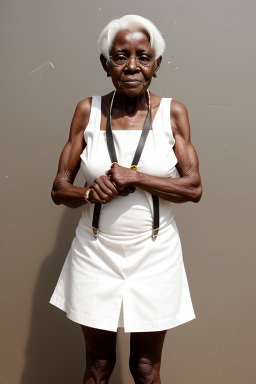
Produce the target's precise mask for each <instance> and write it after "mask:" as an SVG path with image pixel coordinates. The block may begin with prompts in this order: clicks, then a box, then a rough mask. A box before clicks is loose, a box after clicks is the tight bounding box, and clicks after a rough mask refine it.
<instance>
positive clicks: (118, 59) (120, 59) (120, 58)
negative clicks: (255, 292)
mask: <svg viewBox="0 0 256 384" xmlns="http://www.w3.org/2000/svg"><path fill="white" fill-rule="evenodd" d="M113 59H114V61H115V62H116V63H124V62H125V61H126V60H127V57H126V56H124V55H117V56H114V57H113Z"/></svg>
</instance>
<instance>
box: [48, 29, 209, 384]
mask: <svg viewBox="0 0 256 384" xmlns="http://www.w3.org/2000/svg"><path fill="white" fill-rule="evenodd" d="M120 54H125V55H126V56H129V57H130V56H139V55H148V56H154V51H153V49H152V47H151V45H150V43H149V39H148V36H147V34H145V33H143V32H130V31H120V32H119V33H118V34H117V35H116V37H115V40H114V44H113V46H112V49H111V52H110V55H111V56H114V55H120ZM101 63H102V66H103V69H104V70H105V71H106V72H107V73H108V74H110V76H111V78H112V82H113V85H114V87H115V88H116V96H115V101H114V105H113V109H112V119H111V120H112V129H113V130H115V129H121V130H125V129H126V130H129V129H132V130H141V129H142V127H143V124H144V121H145V119H146V116H147V113H148V98H147V96H146V91H147V89H148V87H149V85H150V83H151V80H152V77H153V76H155V74H156V72H157V71H158V69H159V66H160V64H161V57H160V58H158V59H157V60H156V61H154V62H153V64H152V65H150V66H148V67H141V66H139V65H137V64H136V61H135V58H134V57H132V58H130V60H129V62H128V64H127V65H125V66H123V67H122V66H121V67H116V66H113V65H112V64H111V62H108V61H107V60H106V58H105V57H104V56H101ZM112 95H113V93H110V94H108V95H106V96H103V97H102V117H101V127H100V129H101V130H105V128H106V120H107V114H108V111H109V107H110V103H111V99H112ZM150 96H151V112H152V121H153V120H154V117H155V115H156V112H157V110H158V107H159V104H160V101H161V98H160V97H158V96H156V95H154V94H152V93H151V94H150ZM91 102H92V99H91V98H88V99H85V100H82V101H81V102H79V103H78V105H77V107H76V110H75V113H74V117H73V119H72V123H71V128H70V135H69V139H68V142H67V144H66V145H65V147H64V149H63V151H62V153H61V156H60V161H59V168H58V172H57V176H56V178H55V180H54V183H53V189H52V198H53V201H54V202H55V203H56V204H64V205H66V206H68V207H71V208H76V207H80V206H82V205H84V204H86V202H85V200H84V195H85V193H86V191H87V190H88V187H77V186H74V185H73V183H74V180H75V177H76V175H77V172H78V170H79V167H80V155H81V153H82V152H83V150H84V148H85V143H84V129H86V128H85V127H86V126H87V124H88V121H89V116H90V110H91ZM170 121H171V127H172V131H173V135H174V138H175V146H174V152H175V155H176V157H177V160H178V164H177V169H178V171H179V174H180V178H165V177H158V176H151V175H148V174H145V173H143V172H139V171H137V170H131V169H130V168H125V167H122V166H121V165H118V164H116V165H114V166H112V167H111V168H110V169H106V173H105V175H102V176H101V177H99V178H97V179H96V180H95V181H94V183H93V185H92V186H91V187H92V189H91V192H90V197H89V200H90V201H91V202H92V203H95V202H99V203H102V204H107V203H108V202H109V201H110V200H112V199H114V198H115V197H116V196H118V195H122V196H126V195H128V194H129V193H132V192H133V191H134V189H135V188H140V189H142V190H144V191H147V192H150V193H153V194H155V195H157V196H159V197H160V198H162V199H164V200H168V201H170V202H174V203H184V202H187V201H192V202H198V201H199V200H200V198H201V195H202V184H201V178H200V174H199V163H198V157H197V154H196V151H195V149H194V147H193V145H192V143H191V140H190V127H189V120H188V114H187V110H186V107H185V106H184V105H183V104H182V103H180V102H178V101H176V100H172V103H171V111H170ZM82 329H83V333H84V336H85V343H86V349H87V365H86V372H85V377H84V384H95V383H98V382H99V383H101V384H106V383H108V380H109V377H110V375H111V373H112V370H113V367H114V362H115V342H116V333H115V332H108V331H103V330H98V329H93V328H89V327H84V326H82ZM165 334H166V331H161V332H147V333H145V332H143V333H140V332H139V333H132V334H131V355H130V369H131V372H132V375H133V377H134V380H135V383H136V384H140V383H144V384H145V383H146V384H160V383H161V380H160V373H159V371H160V361H161V350H162V346H163V342H164V337H165ZM142 346H144V347H142ZM93 351H95V353H94V352H93Z"/></svg>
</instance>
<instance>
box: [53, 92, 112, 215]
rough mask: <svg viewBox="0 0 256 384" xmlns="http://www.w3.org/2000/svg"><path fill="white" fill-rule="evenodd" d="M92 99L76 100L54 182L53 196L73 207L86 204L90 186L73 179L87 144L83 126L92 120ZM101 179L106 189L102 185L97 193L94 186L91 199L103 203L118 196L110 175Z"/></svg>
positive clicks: (54, 199)
mask: <svg viewBox="0 0 256 384" xmlns="http://www.w3.org/2000/svg"><path fill="white" fill-rule="evenodd" d="M91 103H92V99H91V98H88V99H85V100H82V101H80V103H78V104H77V107H76V110H75V113H74V116H73V119H72V122H71V127H70V134H69V139H68V141H67V143H66V145H65V146H64V148H63V150H62V153H61V156H60V160H59V167H58V172H57V175H56V177H55V180H54V182H53V187H52V193H51V196H52V199H53V201H54V203H55V204H64V205H66V206H67V207H70V208H77V207H80V206H82V205H84V204H86V201H85V199H84V195H85V193H86V191H87V190H88V187H87V188H86V187H84V188H83V187H77V186H74V185H73V183H74V180H75V177H76V175H77V172H78V170H79V168H80V161H81V159H80V155H81V153H82V152H83V149H84V146H85V143H84V129H85V127H86V126H87V124H88V122H89V116H90V111H91ZM101 179H102V180H100V182H101V185H102V188H103V190H105V193H104V191H102V190H101V189H99V191H98V193H97V192H96V191H95V190H92V191H91V193H90V201H92V202H99V203H103V204H104V203H106V202H107V201H109V200H110V199H111V198H113V197H115V196H116V195H117V191H116V188H115V187H114V186H113V184H112V183H111V182H110V181H109V178H108V177H107V176H105V175H104V176H103V177H102V178H101ZM106 191H107V194H106Z"/></svg>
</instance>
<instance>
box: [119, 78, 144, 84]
mask: <svg viewBox="0 0 256 384" xmlns="http://www.w3.org/2000/svg"><path fill="white" fill-rule="evenodd" d="M122 83H125V84H134V85H135V84H140V83H142V81H141V80H138V79H126V80H122Z"/></svg>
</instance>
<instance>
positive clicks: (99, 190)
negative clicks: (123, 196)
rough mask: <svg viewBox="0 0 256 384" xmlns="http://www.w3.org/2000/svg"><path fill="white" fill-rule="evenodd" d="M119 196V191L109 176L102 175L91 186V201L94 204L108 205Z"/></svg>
mask: <svg viewBox="0 0 256 384" xmlns="http://www.w3.org/2000/svg"><path fill="white" fill-rule="evenodd" d="M117 195H118V190H117V188H116V186H115V185H114V184H113V183H112V182H111V181H110V177H109V176H105V175H102V176H100V177H98V178H97V179H95V180H94V183H93V185H91V192H90V201H91V202H92V203H101V204H106V203H108V202H109V201H110V200H112V199H113V198H114V197H116V196H117Z"/></svg>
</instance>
